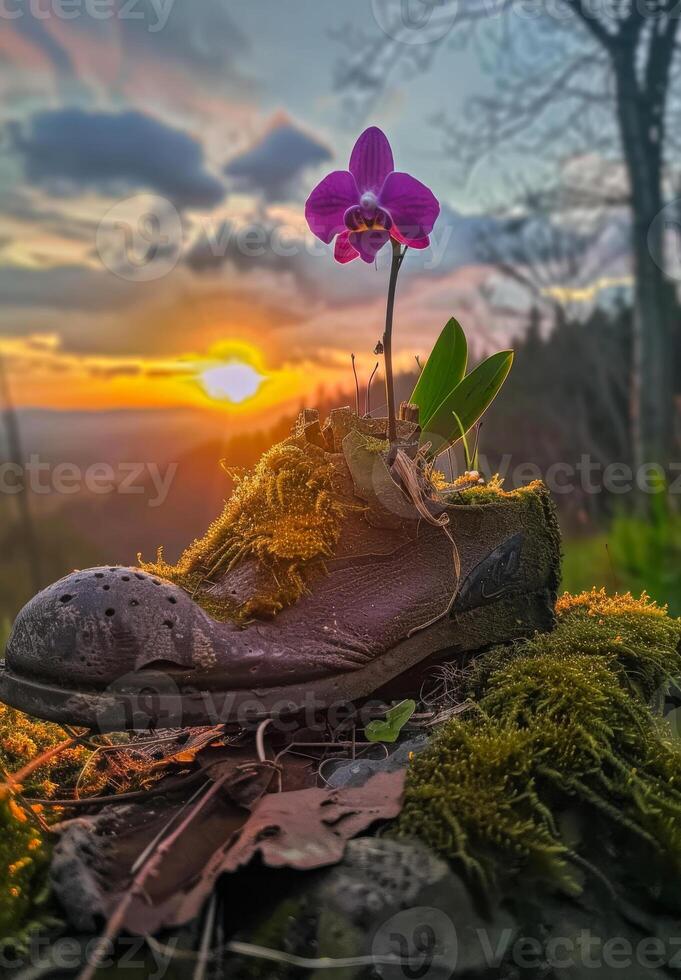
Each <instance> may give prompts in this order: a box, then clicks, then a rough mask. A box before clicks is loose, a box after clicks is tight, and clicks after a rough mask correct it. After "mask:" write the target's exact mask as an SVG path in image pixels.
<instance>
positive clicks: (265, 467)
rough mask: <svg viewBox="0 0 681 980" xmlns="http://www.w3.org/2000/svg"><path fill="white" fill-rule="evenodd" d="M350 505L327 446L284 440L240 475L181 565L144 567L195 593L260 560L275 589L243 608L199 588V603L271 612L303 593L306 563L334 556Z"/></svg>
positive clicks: (230, 610)
mask: <svg viewBox="0 0 681 980" xmlns="http://www.w3.org/2000/svg"><path fill="white" fill-rule="evenodd" d="M347 510H348V505H347V503H346V502H344V501H343V500H342V499H341V498H340V496H339V494H338V492H337V489H336V487H335V480H334V469H333V466H332V464H331V463H329V462H328V460H327V458H326V454H325V453H324V452H323V450H321V449H318V448H317V447H315V446H312V445H308V446H306V447H305V449H304V450H303V449H301V448H300V447H299V446H297V445H295V444H293V443H291V442H282V443H279V444H278V445H276V446H273V447H272V449H270V450H268V451H267V452H266V453H265V454H264V455H263V456H262V458H261V459H260V461H259V462H258V464H257V466H256V467H255V469H254V470H253V471H252V472H249V473H246V474H245V475H242V476H238V477H237V483H236V487H235V489H234V492H233V493H232V495H231V497H230V498H229V500H228V501H227V503H226V505H225V508H224V510H223V512H222V514H221V515H220V517H218V518H217V520H216V521H214V522H213V523H212V524H211V526H210V527H209V528H208V531H207V532H206V534H205V535H204V537H202V538H200V539H199V540H197V541H195V542H194V543H193V544H192V545H191V546H190V547H189V548H188V549H187V550H186V551H185V552H184V554H183V555H182V556H181V557H180V560H179V561H178V562H177V564H176V565H169V564H168V563H166V562H165V561H164V560H163V552H162V550H159V554H158V556H157V560H156V562H154V563H150V564H146V563H144V562H141V564H142V567H143V568H145V569H147V571H149V572H150V573H154V574H156V575H160V576H162V577H164V578H168V579H170V580H171V581H174V582H176V583H177V584H179V585H181V586H182V587H184V588H186V589H188V591H191V592H192V593H194V592H196V590H197V589H198V587H199V586H200V585H201V584H202V583H203V582H204V581H209V582H210V581H215V580H217V578H218V577H219V576H220V575H222V574H223V573H224V572H226V571H228V570H230V569H231V568H233V567H234V566H236V565H237V564H238V563H239V562H242V561H243V560H244V559H246V558H249V557H253V558H257V559H259V560H260V561H262V562H263V563H264V564H266V565H267V566H268V567H269V568H270V569H271V570H272V572H273V582H274V583H276V584H273V586H272V589H271V591H269V592H266V593H265V594H260V595H255V596H252V597H250V598H249V600H248V601H247V602H246V603H245V604H244V605H243V606H241V607H240V608H238V609H236V608H234V607H233V606H231V605H230V604H229V603H228V602H226V601H224V600H215V599H211V598H210V597H209V596H205V595H203V594H202V593H200V592H199V593H198V594H197V596H196V598H197V600H198V601H199V602H200V603H201V604H202V605H204V607H205V608H206V609H207V610H208V611H209V612H210V613H211V614H212V615H214V616H216V617H217V618H233V619H237V620H238V619H246V618H249V617H250V616H251V615H271V614H273V613H276V612H277V611H278V610H279V609H281V608H283V607H284V606H286V605H289V604H290V603H291V602H295V601H296V599H298V598H299V597H300V595H301V594H302V592H303V591H304V588H305V582H304V575H303V572H304V568H305V566H306V565H307V564H308V563H309V562H311V561H314V560H315V559H320V558H324V557H329V556H331V555H332V554H333V550H334V547H335V545H336V542H337V540H338V536H339V534H340V530H341V525H342V521H343V517H344V515H345V514H346V512H347Z"/></svg>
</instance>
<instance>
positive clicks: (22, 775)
mask: <svg viewBox="0 0 681 980" xmlns="http://www.w3.org/2000/svg"><path fill="white" fill-rule="evenodd" d="M76 741H77V739H76V738H68V739H67V740H66V741H65V742H60V743H59V745H53V746H52V748H51V749H47V750H46V751H45V752H42V753H41V754H40V755H38V756H36V757H35V759H31V761H30V762H28V763H27V764H26V765H25V766H24V767H23V768H22V769H20V770H19V771H18V772H15V773H8V778H7V782H6V785H7V787H8V789H10V790H13V789H14V788H17V787H20V786H22V785H23V783H24V782H25V781H26V779H27V778H28V777H29V776H31V775H33V773H34V772H35V771H36V769H40V767H41V766H43V765H45V763H46V762H49V761H50V759H54V757H55V756H56V755H59V754H60V753H61V752H65V751H66V750H67V749H70V748H71V746H72V745H74V744H75V743H76Z"/></svg>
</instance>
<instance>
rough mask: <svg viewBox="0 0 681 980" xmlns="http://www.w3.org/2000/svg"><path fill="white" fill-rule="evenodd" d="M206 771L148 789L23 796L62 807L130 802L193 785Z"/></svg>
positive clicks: (29, 801) (43, 804) (28, 800)
mask: <svg viewBox="0 0 681 980" xmlns="http://www.w3.org/2000/svg"><path fill="white" fill-rule="evenodd" d="M205 775H206V772H205V770H204V769H197V771H196V772H192V773H189V774H188V775H186V776H181V777H180V778H178V779H174V780H172V782H171V781H169V782H168V783H166V784H164V783H163V782H161V783H159V784H158V785H157V786H151V787H150V788H149V789H138V790H131V791H130V792H129V793H109V794H107V795H106V796H81V797H79V798H75V797H74V798H73V799H61V800H48V799H36V798H34V797H29V796H27V797H25V800H26V802H27V803H39V804H40V805H41V806H62V807H78V808H80V807H88V806H98V805H99V804H104V805H106V804H107V803H119V802H126V803H127V802H130V801H131V800H145V799H151V798H152V797H154V796H164V795H165V794H166V793H173V792H175V791H176V790H180V789H184V788H185V787H189V786H193V785H194V783H196V782H198V781H199V780H200V779H201V777H202V776H203V777H205Z"/></svg>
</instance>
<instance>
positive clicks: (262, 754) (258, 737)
mask: <svg viewBox="0 0 681 980" xmlns="http://www.w3.org/2000/svg"><path fill="white" fill-rule="evenodd" d="M271 724H272V719H271V718H265V720H264V721H261V722H260V724H259V725H258V730H257V732H256V733H255V749H256V752H257V753H258V758H259V759H260V761H261V762H267V752H266V751H265V731H266V730H267V729H268V728H269V726H270V725H271Z"/></svg>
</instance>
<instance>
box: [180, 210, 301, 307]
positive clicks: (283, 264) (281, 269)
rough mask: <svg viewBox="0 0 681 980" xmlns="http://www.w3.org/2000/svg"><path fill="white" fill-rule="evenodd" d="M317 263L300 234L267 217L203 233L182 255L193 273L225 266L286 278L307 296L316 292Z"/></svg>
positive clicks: (227, 225)
mask: <svg viewBox="0 0 681 980" xmlns="http://www.w3.org/2000/svg"><path fill="white" fill-rule="evenodd" d="M318 262H319V257H318V258H317V259H315V258H314V256H312V255H310V254H309V252H308V250H307V248H306V243H305V240H304V239H303V238H302V237H301V236H300V234H299V233H297V232H294V231H293V230H292V229H291V228H290V227H288V226H286V225H284V224H282V223H280V222H278V221H275V220H272V219H271V218H267V217H261V218H259V219H257V220H255V221H253V222H251V223H250V224H248V225H244V226H241V227H236V226H235V225H233V224H232V223H231V222H229V221H224V222H222V224H221V225H220V226H219V228H218V229H217V232H216V233H214V234H213V233H210V234H209V233H206V232H202V233H201V234H200V235H199V237H198V238H197V240H196V241H195V242H194V244H193V245H192V246H191V247H190V248H189V249H188V251H187V254H186V256H185V264H186V265H187V266H188V267H189V268H190V269H191V271H192V272H195V273H211V272H213V273H215V272H218V271H219V270H220V269H221V268H222V267H223V266H225V265H227V266H229V267H231V268H232V269H233V270H235V271H236V272H254V273H258V272H262V271H266V272H274V273H276V274H278V275H285V276H289V277H291V278H292V279H293V280H294V281H295V283H296V285H297V286H298V288H299V289H300V290H301V292H302V293H305V295H306V296H308V297H311V296H316V295H317V293H318V291H319V265H318V264H317V263H318Z"/></svg>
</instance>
